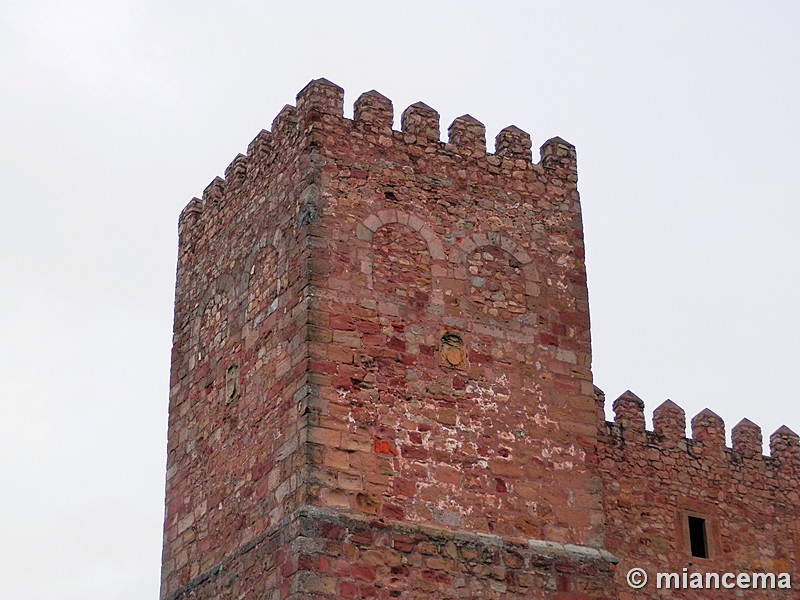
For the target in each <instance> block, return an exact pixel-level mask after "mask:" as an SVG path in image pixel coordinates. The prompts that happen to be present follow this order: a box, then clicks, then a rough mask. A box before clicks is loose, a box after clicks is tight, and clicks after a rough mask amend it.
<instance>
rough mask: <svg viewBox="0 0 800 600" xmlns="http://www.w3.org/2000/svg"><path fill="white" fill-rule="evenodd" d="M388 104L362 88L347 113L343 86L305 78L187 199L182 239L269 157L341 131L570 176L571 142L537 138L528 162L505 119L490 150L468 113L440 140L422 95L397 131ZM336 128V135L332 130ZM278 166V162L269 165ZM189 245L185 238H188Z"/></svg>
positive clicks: (524, 136)
mask: <svg viewBox="0 0 800 600" xmlns="http://www.w3.org/2000/svg"><path fill="white" fill-rule="evenodd" d="M393 119H394V107H393V105H392V102H391V100H389V99H388V98H386V97H385V96H383V95H382V94H380V93H379V92H377V91H375V90H371V91H368V92H364V93H363V94H361V96H359V97H358V99H357V100H356V101H355V103H354V110H353V118H352V119H348V118H345V117H344V90H343V89H342V88H341V87H339V86H338V85H336V84H334V83H331V82H330V81H328V80H326V79H315V80H313V81H311V82H309V83H308V85H306V86H305V87H304V88H303V89H302V90H301V91H300V92H299V93H298V94H297V97H296V103H295V105H294V106H293V105H288V104H287V105H286V106H284V108H283V109H281V111H280V112H279V113H278V115H277V116H276V117H275V119H274V120H273V122H272V125H271V131H268V130H262V131H261V132H259V134H258V135H257V136H256V137H255V138H254V139H253V141H251V142H250V144H248V146H247V151H246V154H238V155H236V157H235V158H234V159H233V160H232V161H231V163H230V165H228V167H227V168H226V169H225V171H224V177H216V178H214V179H213V180H212V181H211V183H209V185H208V186H207V187H206V189H205V190H204V191H203V194H202V196H201V197H200V198H193V199H192V200H191V201H190V202H189V203H188V204H187V205H186V207H185V208H184V209H183V211H182V212H181V215H180V218H179V231H180V237H181V240H185V241H186V242H189V241H190V240H191V238H192V237H194V234H192V235H191V236H190V235H189V232H191V231H194V230H196V229H197V228H202V226H203V225H204V224H206V222H207V221H208V220H209V219H212V218H213V215H215V214H217V213H218V212H219V210H220V208H221V207H222V206H224V204H225V202H226V198H229V197H231V196H234V195H237V194H238V190H239V188H241V187H242V186H243V185H246V182H247V181H248V180H256V179H257V178H258V177H261V176H262V175H263V173H264V171H265V170H267V169H269V168H270V167H271V165H273V164H274V163H279V166H281V165H285V164H286V163H287V162H289V161H292V160H295V159H297V158H298V157H299V155H300V154H302V152H303V151H304V150H306V149H309V148H319V147H322V148H324V147H326V146H331V147H335V146H337V145H341V144H342V143H343V141H342V136H343V135H344V136H347V137H350V138H352V140H353V141H354V142H357V143H363V142H367V143H369V144H372V145H377V146H382V147H385V148H394V149H395V150H397V149H398V148H404V150H405V152H406V153H407V154H408V155H409V156H411V157H415V158H416V159H419V158H420V157H426V158H428V159H431V160H435V159H438V158H441V159H445V160H460V161H463V162H465V163H472V165H471V166H467V165H465V168H474V169H481V170H486V171H491V172H500V171H502V172H505V173H509V174H514V175H513V176H515V177H520V176H522V175H521V174H522V173H526V172H527V173H529V176H533V177H537V176H539V177H542V176H543V175H544V174H545V173H546V172H547V171H548V170H554V169H558V170H564V171H566V172H568V173H569V175H567V177H565V179H567V180H569V181H571V182H572V183H575V182H576V181H577V164H576V155H575V147H574V146H573V145H572V144H570V143H569V142H566V141H564V140H563V139H561V138H560V137H554V138H551V139H549V140H547V141H546V142H544V144H542V146H541V147H540V149H539V160H538V162H536V163H534V162H533V154H532V152H531V147H532V142H531V136H530V134H529V133H527V132H525V131H523V130H522V129H520V128H518V127H516V126H514V125H511V126H508V127H506V128H504V129H502V130H501V131H500V132H498V133H497V135H496V137H495V152H494V153H489V152H488V151H487V147H486V127H485V125H484V124H483V123H481V122H480V121H478V120H477V119H475V118H474V117H472V116H471V115H468V114H467V115H463V116H460V117H458V118H456V119H454V120H453V122H452V123H451V124H450V125H449V127H448V128H447V141H443V140H442V139H441V133H440V123H439V121H440V116H439V113H438V112H437V111H436V110H434V109H433V108H431V107H430V106H428V105H427V104H425V103H423V102H416V103H414V104H412V105H411V106H409V107H408V108H406V109H405V110H404V111H403V112H402V115H401V119H400V122H401V126H400V129H399V130H394V129H393V128H392V125H393ZM334 133H335V137H333V136H332V135H331V134H334ZM276 171H277V169H276ZM187 245H188V244H187Z"/></svg>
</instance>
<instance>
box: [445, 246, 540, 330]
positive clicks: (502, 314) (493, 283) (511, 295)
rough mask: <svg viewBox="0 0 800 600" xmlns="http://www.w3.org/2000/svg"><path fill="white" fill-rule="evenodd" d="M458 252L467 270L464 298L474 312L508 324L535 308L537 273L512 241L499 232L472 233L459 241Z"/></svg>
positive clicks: (524, 251)
mask: <svg viewBox="0 0 800 600" xmlns="http://www.w3.org/2000/svg"><path fill="white" fill-rule="evenodd" d="M458 252H459V261H460V262H461V264H462V265H463V266H464V268H465V270H466V277H467V281H466V285H465V298H466V301H467V302H468V304H470V305H471V306H472V308H473V310H476V311H477V312H479V313H482V314H483V315H485V316H487V317H490V318H492V319H497V320H499V321H505V322H508V321H512V320H514V319H517V318H519V317H522V316H523V315H525V314H526V313H528V312H530V311H533V310H534V309H535V306H536V301H535V300H536V297H537V296H538V295H539V285H538V282H539V274H538V272H537V271H536V268H535V266H534V264H533V259H532V258H531V257H530V255H529V254H528V253H527V251H526V250H525V249H524V248H522V247H520V246H519V245H518V244H517V243H516V242H514V240H512V239H511V238H509V237H508V236H507V235H504V234H502V233H500V232H494V231H491V232H481V233H473V234H472V235H470V236H469V237H466V238H464V239H463V240H461V242H460V243H459V244H458Z"/></svg>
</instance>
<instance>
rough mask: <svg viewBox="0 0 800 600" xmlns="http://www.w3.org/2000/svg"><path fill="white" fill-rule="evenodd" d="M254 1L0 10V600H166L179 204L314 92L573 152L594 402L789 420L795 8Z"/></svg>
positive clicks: (796, 212) (775, 422) (795, 185)
mask: <svg viewBox="0 0 800 600" xmlns="http://www.w3.org/2000/svg"><path fill="white" fill-rule="evenodd" d="M275 4H277V3H270V2H240V1H229V2H225V3H223V2H218V3H211V2H206V1H198V0H191V1H190V0H175V1H168V2H164V1H163V0H162V1H160V2H154V1H151V0H140V1H139V2H133V1H131V0H117V1H115V2H108V1H101V0H95V1H85V0H79V1H72V2H64V1H60V2H56V1H54V0H39V1H38V2H29V1H22V0H3V2H2V6H0V123H1V124H2V125H1V126H0V133H1V134H2V137H1V138H0V139H1V140H2V141H1V142H0V175H1V176H2V179H1V181H2V192H0V199H2V212H1V213H0V252H1V253H2V254H1V255H0V256H1V259H0V276H1V277H2V285H3V292H2V294H0V324H1V326H0V331H1V332H2V337H1V338H0V402H1V408H2V413H0V452H1V454H0V540H2V543H0V590H2V592H0V594H2V596H3V597H4V598H9V599H14V600H29V599H30V600H40V599H42V598H58V599H59V600H100V599H103V600H141V599H145V598H153V599H155V598H157V596H158V586H159V566H160V552H161V523H162V518H163V495H164V489H163V488H164V468H165V467H164V465H165V460H166V459H165V447H166V420H167V399H168V377H169V351H170V342H171V334H172V302H173V291H174V276H175V262H176V244H177V234H176V222H177V218H178V213H179V212H180V210H181V208H182V207H183V206H184V205H185V204H186V203H187V202H188V201H189V199H190V198H191V197H192V196H195V195H200V194H201V193H202V191H203V189H204V188H205V186H206V185H207V184H208V183H209V182H210V181H211V179H212V178H213V177H214V176H216V175H221V174H222V173H223V171H224V169H225V167H226V166H227V165H228V164H229V162H230V161H231V159H232V158H233V157H234V156H235V155H236V153H238V152H244V151H245V149H246V146H247V143H248V142H249V141H250V140H251V139H252V138H253V137H254V136H255V135H256V134H257V133H258V131H259V130H261V129H262V128H268V127H269V126H270V123H271V122H272V119H273V118H274V116H275V115H276V114H277V113H278V111H279V110H280V108H281V107H282V106H283V105H284V104H286V103H294V97H295V94H296V93H297V92H298V91H299V90H300V89H301V88H302V87H303V86H304V85H305V84H306V83H307V82H308V81H309V80H310V79H312V78H316V77H326V78H328V79H330V80H331V81H333V82H335V83H338V84H339V85H341V86H342V87H344V88H345V90H346V96H345V103H346V107H347V108H346V111H347V112H348V114H352V103H353V101H354V100H355V99H356V98H357V97H358V96H359V94H361V93H362V92H364V91H366V90H370V89H373V88H374V89H377V90H378V91H380V92H382V93H383V94H384V95H386V96H388V97H389V98H391V99H392V100H393V101H394V106H395V115H396V116H397V117H396V120H398V119H399V114H400V113H401V112H402V111H403V109H404V108H405V107H406V106H408V105H409V104H411V103H413V102H416V101H418V100H422V101H424V102H426V103H428V104H429V105H430V106H432V107H434V108H435V109H437V110H438V111H439V112H440V113H441V115H442V123H441V124H442V131H446V128H447V126H448V125H449V123H450V122H451V121H452V120H453V119H454V118H455V117H457V116H459V115H462V114H464V113H469V114H471V115H473V116H474V117H476V118H477V119H479V120H481V121H483V122H484V123H485V124H486V127H487V137H488V138H489V139H490V140H491V139H493V138H494V136H495V134H496V133H497V132H498V131H499V130H500V129H501V128H503V127H505V126H506V125H509V124H515V125H517V126H519V127H521V128H522V129H524V130H526V131H528V132H530V133H531V135H532V137H533V140H534V147H538V146H539V145H541V143H542V142H544V141H545V140H546V139H548V138H550V137H553V136H555V135H559V136H561V137H563V138H565V139H567V140H569V141H570V142H572V143H574V144H575V145H576V146H577V150H578V162H579V176H580V181H579V187H580V191H581V197H582V202H583V209H584V226H585V230H586V245H587V263H588V273H589V293H590V301H591V314H592V330H593V346H594V374H595V381H596V383H597V385H599V386H600V387H601V388H603V389H604V390H605V391H606V394H607V396H608V397H609V401H610V400H613V398H615V397H617V396H618V395H619V394H621V393H622V392H623V391H625V390H626V389H628V388H630V389H631V390H633V391H634V392H635V393H637V394H638V395H639V396H641V397H642V398H643V399H644V400H645V401H646V403H647V406H648V409H647V410H648V420H649V414H650V413H651V412H652V409H653V408H655V407H656V406H657V405H658V404H660V403H661V402H662V401H663V400H665V399H667V398H671V399H672V400H674V401H675V402H677V403H678V404H680V405H681V406H683V407H684V408H685V409H686V411H687V413H688V416H689V417H691V416H692V415H693V414H695V413H697V412H699V411H700V410H702V409H703V408H704V407H706V406H708V407H710V408H711V409H712V410H714V411H716V412H717V413H718V414H720V415H721V416H722V417H723V418H724V419H725V422H726V426H727V429H728V432H730V428H731V427H732V426H733V425H735V424H736V423H737V422H738V421H739V420H740V419H741V418H742V417H745V416H746V417H748V418H750V419H751V420H753V421H755V422H756V423H758V424H760V425H761V426H762V427H763V428H764V435H765V438H768V436H769V434H770V433H771V432H772V431H774V430H775V429H776V428H777V427H778V426H779V425H781V424H782V423H786V424H787V425H789V426H790V427H792V428H793V429H794V430H796V431H797V430H799V429H800V410H798V409H797V406H798V401H799V400H800V395H799V394H798V391H797V387H796V385H795V381H796V375H797V359H798V354H799V353H798V342H797V340H798V339H799V338H800V312H799V311H798V310H797V307H798V300H799V298H798V297H799V296H800V284H799V283H798V274H799V271H800V267H798V263H797V258H798V256H799V255H800V241H799V238H798V235H797V223H798V217H800V208H798V206H799V205H800V181H799V180H798V167H797V163H798V158H800V157H799V156H798V150H797V148H798V143H799V142H800V116H798V115H800V110H799V109H798V107H800V75H799V74H800V68H798V59H800V36H798V35H797V31H798V26H799V25H800V21H799V20H798V17H800V3H797V2H796V1H785V2H780V1H777V0H772V1H771V2H760V3H756V2H753V1H750V2H737V1H733V0H724V1H717V2H711V1H705V2H698V1H697V0H693V1H676V0H672V1H670V2H660V3H656V2H641V1H630V2H598V1H597V0H591V1H584V2H564V1H555V0H553V1H526V2H494V3H489V2H485V3H479V2H465V1H461V2H431V1H428V2H410V1H408V0H406V1H403V2H397V3H388V2H375V1H374V0H373V1H372V2H306V3H302V2H292V3H289V2H284V3H281V6H280V7H276V6H275ZM609 403H610V402H609ZM729 435H730V434H729Z"/></svg>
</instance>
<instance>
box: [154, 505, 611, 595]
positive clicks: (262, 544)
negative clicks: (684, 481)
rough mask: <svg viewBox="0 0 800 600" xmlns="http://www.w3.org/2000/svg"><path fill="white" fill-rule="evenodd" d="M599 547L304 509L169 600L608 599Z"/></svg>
mask: <svg viewBox="0 0 800 600" xmlns="http://www.w3.org/2000/svg"><path fill="white" fill-rule="evenodd" d="M614 562H615V559H614V557H613V556H611V555H610V554H608V553H607V552H604V551H599V550H595V549H592V548H585V547H580V546H570V545H562V544H555V543H549V542H541V541H536V540H514V541H511V540H504V539H502V538H500V537H498V536H493V535H483V534H476V533H470V532H458V531H450V530H447V529H441V528H436V527H425V526H415V525H409V524H405V523H400V522H394V521H385V520H379V519H367V518H366V517H364V516H362V515H357V514H349V513H347V514H345V513H339V512H333V511H328V510H322V509H318V508H314V507H304V508H303V509H301V510H299V511H297V512H296V513H295V514H294V515H292V517H291V518H289V519H287V520H285V521H284V522H283V523H281V524H280V525H279V526H277V527H276V528H275V529H274V530H272V531H271V532H269V533H268V534H266V535H264V536H261V537H260V538H257V539H254V540H252V541H251V542H249V543H248V544H246V545H245V546H243V547H242V548H241V549H239V550H238V551H237V552H236V553H234V554H233V555H231V556H229V557H227V558H226V559H225V560H224V561H223V562H222V563H221V564H219V565H217V566H215V567H214V568H212V569H211V570H210V571H208V572H207V573H204V574H202V575H200V576H199V577H196V578H195V579H194V580H192V581H191V582H189V583H188V584H187V585H186V586H184V587H183V588H182V589H181V590H178V591H177V592H175V593H174V594H171V595H170V596H169V597H168V598H167V599H165V600H190V599H191V600H211V599H214V600H222V599H225V600H228V599H231V600H233V599H236V600H256V599H258V600H300V599H303V600H317V599H318V600H322V599H328V598H357V599H360V598H377V599H381V598H387V599H388V598H400V599H412V598H435V599H437V600H441V599H455V598H486V599H505V598H549V599H553V600H589V599H592V600H610V599H612V598H616V597H617V596H616V594H615V592H614V570H613V564H614Z"/></svg>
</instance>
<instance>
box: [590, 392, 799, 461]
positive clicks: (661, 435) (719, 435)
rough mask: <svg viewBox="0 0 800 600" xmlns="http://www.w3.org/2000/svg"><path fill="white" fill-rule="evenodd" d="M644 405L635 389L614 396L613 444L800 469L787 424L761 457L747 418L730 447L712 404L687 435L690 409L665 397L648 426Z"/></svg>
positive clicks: (756, 430) (609, 428) (756, 432)
mask: <svg viewBox="0 0 800 600" xmlns="http://www.w3.org/2000/svg"><path fill="white" fill-rule="evenodd" d="M597 394H598V396H597V397H598V402H599V403H600V407H602V405H603V402H604V396H603V395H602V392H600V391H597ZM644 409H645V404H644V402H643V401H642V400H641V399H640V398H639V397H638V396H636V395H635V394H634V393H633V392H631V391H626V392H624V393H623V394H622V395H621V396H619V398H617V399H616V400H615V401H614V403H613V411H614V420H613V421H611V422H608V421H605V420H604V423H603V425H604V428H605V431H606V433H607V435H608V441H609V442H610V443H611V444H612V445H613V446H615V447H617V448H628V449H629V450H630V451H631V452H636V451H637V450H639V449H641V448H644V447H647V448H650V449H654V450H658V451H660V452H662V453H664V454H667V453H670V454H671V453H674V452H676V451H680V452H683V453H686V455H687V456H689V457H692V458H702V457H707V458H709V459H714V458H719V459H723V458H725V459H726V460H727V461H728V462H730V463H732V464H740V463H741V462H742V459H747V460H764V461H766V463H767V464H770V465H772V466H773V467H777V468H785V469H789V470H792V471H794V472H797V473H798V474H800V437H799V436H798V435H797V434H796V433H795V432H794V431H792V430H791V429H789V428H788V427H787V426H785V425H784V426H782V427H780V428H779V429H778V430H777V431H775V433H773V434H772V435H771V436H770V454H769V456H762V443H763V441H762V440H763V438H762V434H761V428H760V427H759V426H758V425H756V424H755V423H753V422H752V421H750V420H749V419H742V420H741V421H740V422H739V423H738V424H737V425H736V426H735V427H733V429H732V430H731V441H732V447H730V448H729V447H727V446H726V445H725V444H726V431H725V423H724V422H723V420H722V418H721V417H720V416H719V415H717V414H716V413H714V412H713V411H712V410H710V409H708V408H706V409H704V410H702V411H700V412H699V413H698V414H696V415H695V416H694V417H692V419H691V422H690V426H691V437H688V438H687V437H686V413H685V411H684V410H683V409H682V408H681V407H680V406H678V405H677V404H675V403H674V402H673V401H672V400H667V401H665V402H663V403H662V404H661V405H659V406H658V407H657V408H656V409H655V410H654V411H653V430H652V431H649V430H647V429H646V428H645V413H644ZM599 412H600V414H601V415H602V414H603V413H602V411H599ZM603 419H604V417H603Z"/></svg>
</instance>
